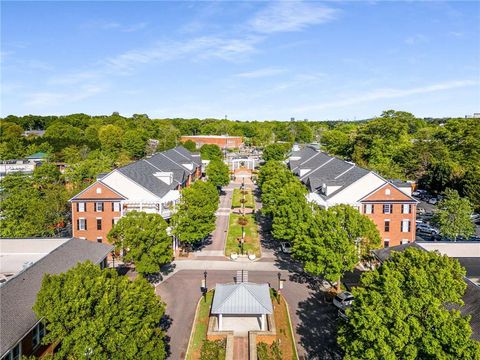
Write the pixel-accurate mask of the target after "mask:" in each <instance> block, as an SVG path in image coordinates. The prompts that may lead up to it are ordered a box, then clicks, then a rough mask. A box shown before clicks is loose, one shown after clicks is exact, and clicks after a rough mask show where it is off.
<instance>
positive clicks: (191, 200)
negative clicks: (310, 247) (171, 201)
mask: <svg viewBox="0 0 480 360" xmlns="http://www.w3.org/2000/svg"><path fill="white" fill-rule="evenodd" d="M218 200H219V196H218V191H217V189H216V187H215V185H213V184H211V183H210V182H204V181H196V182H195V183H194V184H193V185H192V186H191V187H189V188H185V189H183V190H182V197H181V198H180V203H179V204H178V206H177V211H176V213H175V215H174V216H173V224H174V228H173V232H174V234H175V236H177V237H178V239H179V240H180V241H181V242H183V243H185V244H192V243H196V242H198V241H200V240H202V239H203V238H205V237H206V236H207V235H208V234H210V233H211V232H212V231H213V230H214V229H215V219H216V218H215V211H216V210H217V208H218Z"/></svg>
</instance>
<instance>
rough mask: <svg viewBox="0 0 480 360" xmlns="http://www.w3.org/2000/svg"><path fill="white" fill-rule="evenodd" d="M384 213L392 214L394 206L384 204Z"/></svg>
mask: <svg viewBox="0 0 480 360" xmlns="http://www.w3.org/2000/svg"><path fill="white" fill-rule="evenodd" d="M383 213H384V214H391V213H392V204H383Z"/></svg>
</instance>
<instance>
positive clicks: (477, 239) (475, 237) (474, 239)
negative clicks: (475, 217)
mask: <svg viewBox="0 0 480 360" xmlns="http://www.w3.org/2000/svg"><path fill="white" fill-rule="evenodd" d="M468 241H480V236H477V235H472V236H470V237H469V238H468Z"/></svg>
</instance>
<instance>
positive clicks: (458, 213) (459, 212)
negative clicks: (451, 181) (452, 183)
mask: <svg viewBox="0 0 480 360" xmlns="http://www.w3.org/2000/svg"><path fill="white" fill-rule="evenodd" d="M444 194H445V198H444V199H443V200H442V201H440V202H439V203H438V210H437V212H436V213H435V218H434V221H435V222H436V223H437V225H438V227H439V229H440V234H442V235H443V236H446V237H449V238H451V239H456V238H457V236H460V235H461V236H464V237H469V236H470V235H473V234H474V232H475V227H474V225H473V223H472V219H471V218H470V215H471V214H472V212H473V208H472V205H471V204H470V201H468V199H467V198H462V197H460V195H459V194H458V192H457V191H456V190H452V189H447V190H446V191H445V193H444Z"/></svg>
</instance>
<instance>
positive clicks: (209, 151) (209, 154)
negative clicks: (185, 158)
mask: <svg viewBox="0 0 480 360" xmlns="http://www.w3.org/2000/svg"><path fill="white" fill-rule="evenodd" d="M200 155H201V157H202V160H222V159H223V153H222V150H221V149H220V148H219V147H218V145H215V144H205V145H202V147H201V148H200Z"/></svg>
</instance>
